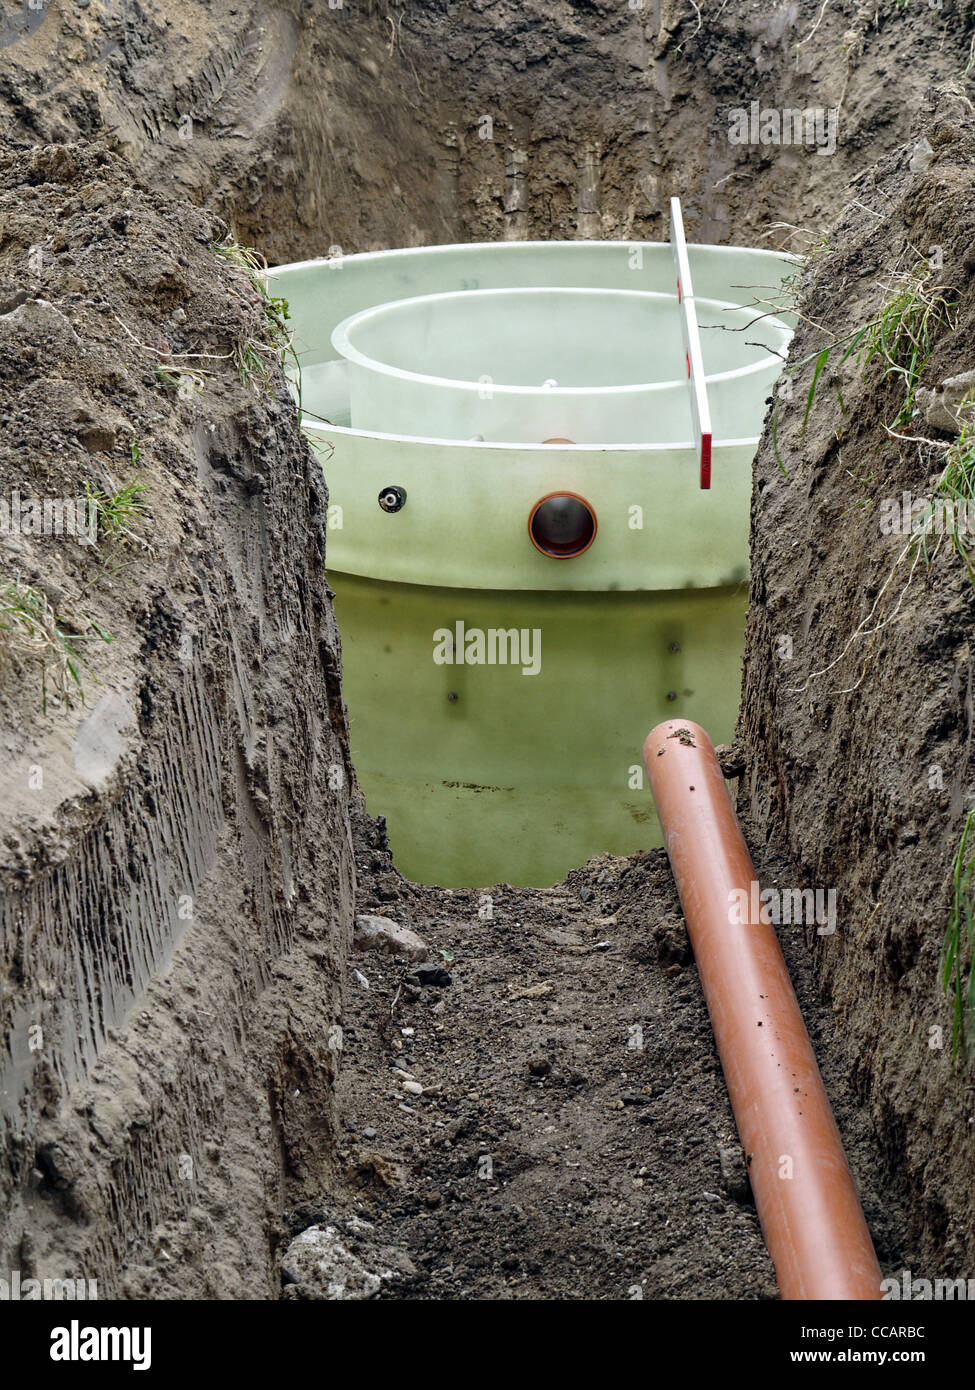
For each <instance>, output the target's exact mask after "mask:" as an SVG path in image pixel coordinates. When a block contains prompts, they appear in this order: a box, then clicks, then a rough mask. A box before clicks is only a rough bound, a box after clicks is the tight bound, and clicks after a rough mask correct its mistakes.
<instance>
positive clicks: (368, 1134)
mask: <svg viewBox="0 0 975 1390" xmlns="http://www.w3.org/2000/svg"><path fill="white" fill-rule="evenodd" d="M362 1137H363V1139H375V1137H376V1131H375V1130H374V1129H373V1127H372V1125H366V1127H365V1129H364V1130H363V1131H362Z"/></svg>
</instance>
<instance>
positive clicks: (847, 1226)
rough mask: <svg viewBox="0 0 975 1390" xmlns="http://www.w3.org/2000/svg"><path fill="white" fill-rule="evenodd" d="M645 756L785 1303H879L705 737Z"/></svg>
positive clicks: (648, 746) (816, 1086)
mask: <svg viewBox="0 0 975 1390" xmlns="http://www.w3.org/2000/svg"><path fill="white" fill-rule="evenodd" d="M643 758H644V762H645V764H646V768H647V775H648V776H649V778H650V786H651V789H652V791H653V797H654V801H655V802H656V804H657V811H658V813H659V816H660V823H661V826H662V827H663V832H664V843H665V845H666V848H667V855H668V857H669V859H670V865H671V869H672V870H673V874H674V878H675V880H676V882H677V891H678V892H679V894H680V900H681V906H682V908H683V911H684V918H685V920H686V922H687V930H688V934H689V935H690V939H691V945H692V946H693V948H694V956H695V959H696V961H697V968H698V972H699V974H700V977H701V984H702V987H703V989H704V996H705V999H706V1000H707V1006H708V1011H709V1013H710V1015H711V1023H712V1026H713V1028H714V1036H715V1040H716V1042H717V1046H718V1055H719V1056H720V1058H721V1065H722V1068H723V1070H724V1075H725V1081H726V1083H727V1086H728V1093H729V1095H730V1097H731V1106H732V1109H733V1111H734V1115H735V1122H736V1124H737V1126H738V1133H739V1136H740V1138H741V1143H742V1147H743V1149H744V1152H745V1155H746V1162H747V1164H748V1175H749V1179H750V1181H751V1186H752V1192H753V1193H754V1196H755V1205H756V1207H757V1209H758V1216H759V1220H760V1221H761V1224H762V1232H763V1234H764V1237H765V1243H766V1245H767V1246H768V1251H769V1254H770V1255H771V1257H772V1263H773V1265H774V1266H775V1277H776V1281H777V1283H778V1286H779V1290H780V1292H781V1294H782V1297H783V1299H790V1300H794V1299H802V1300H805V1299H858V1300H866V1299H879V1298H880V1297H881V1273H880V1267H879V1265H878V1263H877V1257H876V1255H875V1253H874V1249H873V1243H872V1242H871V1239H870V1232H869V1231H868V1230H867V1224H866V1221H865V1220H864V1217H863V1211H862V1209H861V1207H860V1199H859V1197H858V1196H857V1191H856V1188H855V1186H854V1183H853V1177H852V1175H851V1173H850V1169H849V1165H848V1164H847V1161H846V1156H845V1155H844V1153H843V1146H842V1143H841V1141H840V1136H839V1132H838V1130H837V1128H836V1122H835V1121H834V1119H833V1115H832V1111H831V1110H830V1105H829V1100H828V1098H827V1095H826V1090H825V1087H824V1086H823V1082H822V1078H821V1077H820V1074H819V1068H818V1066H817V1064H816V1057H815V1054H814V1053H813V1050H812V1045H811V1044H810V1041H809V1035H808V1034H807V1032H806V1028H805V1025H804V1023H803V1021H802V1015H801V1014H800V1012H799V1005H798V1002H797V1000H796V996H795V993H794V991H793V988H792V983H791V981H790V979H789V973H788V970H787V969H786V964H785V961H784V959H783V956H782V951H781V949H780V947H779V943H778V940H777V938H776V935H775V931H774V929H773V927H772V926H771V924H770V922H769V921H768V920H767V919H768V916H769V913H768V909H767V908H763V907H762V906H761V898H760V890H759V888H758V884H757V881H756V877H755V869H754V866H753V865H752V861H751V857H750V855H749V853H748V849H747V846H746V845H745V841H744V838H743V836H742V833H741V830H740V828H739V826H738V821H737V819H736V817H735V812H734V809H733V807H732V804H731V798H730V796H729V794H728V790H727V787H726V786H725V781H724V777H723V775H722V772H721V769H720V767H719V766H718V760H717V758H716V757H715V753H714V748H713V747H712V745H711V740H710V739H709V738H708V735H707V733H706V732H705V731H704V729H702V728H701V727H700V725H698V724H693V723H691V722H689V721H687V720H679V719H670V720H666V721H665V722H664V723H663V724H658V725H657V727H656V728H655V729H653V730H652V732H651V733H650V734H649V735H648V736H647V740H646V742H645V743H644V745H643Z"/></svg>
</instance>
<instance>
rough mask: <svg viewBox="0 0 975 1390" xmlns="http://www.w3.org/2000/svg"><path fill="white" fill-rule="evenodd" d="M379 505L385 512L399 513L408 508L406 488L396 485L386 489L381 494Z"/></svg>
mask: <svg viewBox="0 0 975 1390" xmlns="http://www.w3.org/2000/svg"><path fill="white" fill-rule="evenodd" d="M379 505H380V506H381V507H382V509H383V511H384V512H399V511H402V509H403V508H404V507H405V506H406V488H405V487H397V486H396V485H395V484H392V485H390V486H389V487H384V488H383V490H382V492H381V493H380V494H379Z"/></svg>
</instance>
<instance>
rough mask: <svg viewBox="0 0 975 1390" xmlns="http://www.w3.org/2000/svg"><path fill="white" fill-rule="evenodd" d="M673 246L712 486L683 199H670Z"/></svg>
mask: <svg viewBox="0 0 975 1390" xmlns="http://www.w3.org/2000/svg"><path fill="white" fill-rule="evenodd" d="M670 249H671V251H672V253H673V257H674V269H675V270H676V271H677V303H678V306H679V307H680V323H681V330H682V332H683V335H684V360H685V362H686V364H687V377H688V386H689V387H690V392H691V419H692V421H693V423H694V438H695V442H696V443H697V445H698V452H699V457H700V460H701V487H702V488H709V487H710V486H711V411H710V409H709V408H708V393H707V387H706V386H705V384H704V359H703V357H702V356H701V335H700V333H699V332H698V327H697V310H696V308H695V306H694V286H693V284H692V282H691V263H690V261H689V260H688V257H687V242H686V240H685V238H684V218H683V216H682V215H681V210H680V199H679V198H671V200H670Z"/></svg>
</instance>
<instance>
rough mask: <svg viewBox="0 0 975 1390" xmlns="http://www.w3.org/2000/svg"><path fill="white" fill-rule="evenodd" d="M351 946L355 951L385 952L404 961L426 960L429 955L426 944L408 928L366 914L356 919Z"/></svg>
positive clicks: (390, 920)
mask: <svg viewBox="0 0 975 1390" xmlns="http://www.w3.org/2000/svg"><path fill="white" fill-rule="evenodd" d="M352 944H353V945H354V947H355V949H356V950H357V951H386V952H387V953H388V954H389V955H393V956H402V957H403V958H404V959H405V960H413V961H421V960H426V958H427V956H428V955H429V954H430V948H429V946H428V945H427V943H426V942H425V941H424V940H423V938H422V937H419V936H417V934H416V932H413V931H410V929H409V927H401V926H400V925H399V923H398V922H394V921H393V920H392V918H390V917H379V916H376V915H375V914H373V913H368V912H364V913H360V915H359V916H358V917H356V919H355V934H354V936H353V941H352Z"/></svg>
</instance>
